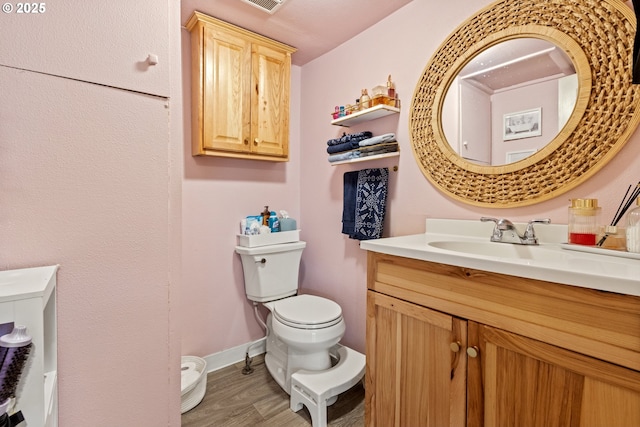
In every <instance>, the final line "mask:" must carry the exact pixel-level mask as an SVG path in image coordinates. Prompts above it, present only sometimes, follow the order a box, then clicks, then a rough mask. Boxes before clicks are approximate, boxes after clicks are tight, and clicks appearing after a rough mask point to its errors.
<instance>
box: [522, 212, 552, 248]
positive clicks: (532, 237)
mask: <svg viewBox="0 0 640 427" xmlns="http://www.w3.org/2000/svg"><path fill="white" fill-rule="evenodd" d="M550 223H551V219H549V218H544V219H532V220H531V221H529V223H528V224H527V228H526V230H524V236H522V237H523V238H524V239H525V240H526V241H527V242H528V243H533V244H536V245H537V244H538V238H537V237H536V231H535V230H534V229H533V224H550Z"/></svg>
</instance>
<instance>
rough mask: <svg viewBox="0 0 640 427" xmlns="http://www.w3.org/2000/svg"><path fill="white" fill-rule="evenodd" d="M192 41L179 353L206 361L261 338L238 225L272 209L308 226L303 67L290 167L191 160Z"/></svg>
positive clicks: (296, 71) (186, 62) (294, 96)
mask: <svg viewBox="0 0 640 427" xmlns="http://www.w3.org/2000/svg"><path fill="white" fill-rule="evenodd" d="M187 18H188V17H187ZM189 37H190V34H189V32H188V31H187V30H186V29H183V30H182V60H183V93H184V123H185V126H184V141H185V142H184V146H183V149H184V177H183V181H182V192H183V199H182V208H183V224H184V227H183V234H182V249H183V255H182V264H183V269H182V279H183V281H182V282H183V286H182V289H181V294H182V295H181V296H182V302H181V304H182V309H181V315H182V324H183V328H182V354H193V355H199V356H207V355H210V354H213V353H217V352H219V351H222V350H227V349H230V348H233V347H236V346H238V345H241V344H244V343H247V342H249V341H254V340H257V339H259V338H261V337H263V336H264V331H263V330H262V328H261V327H260V326H259V325H258V323H257V322H256V320H255V317H254V313H253V306H252V305H251V304H250V303H249V301H248V300H247V298H246V295H245V291H244V278H243V275H242V264H241V262H240V257H239V255H237V254H236V253H235V252H234V248H235V245H236V234H237V233H238V229H239V224H240V219H241V218H244V217H246V216H247V215H258V214H259V213H260V212H262V210H263V209H264V206H265V205H269V208H270V209H271V210H276V211H280V210H282V209H284V210H286V211H287V212H289V214H290V216H291V217H292V218H296V219H297V220H298V228H302V229H303V230H304V229H305V227H306V225H307V224H305V223H304V222H303V221H302V220H301V216H300V191H301V186H300V175H301V174H300V146H301V141H300V137H299V132H300V131H299V126H300V110H301V108H300V96H299V92H300V90H299V88H300V68H299V67H293V69H292V73H291V77H292V79H291V80H292V81H291V119H290V142H289V146H290V159H291V160H290V161H289V162H265V161H260V160H241V159H227V158H215V157H206V158H205V157H193V156H191V126H190V121H191V119H190V117H191V116H190V114H191V106H190V105H191V104H190V103H191V79H190V76H191V74H190V70H191V68H190V67H191V56H190V54H191V50H190V39H189ZM308 225H311V224H308ZM303 237H304V234H303Z"/></svg>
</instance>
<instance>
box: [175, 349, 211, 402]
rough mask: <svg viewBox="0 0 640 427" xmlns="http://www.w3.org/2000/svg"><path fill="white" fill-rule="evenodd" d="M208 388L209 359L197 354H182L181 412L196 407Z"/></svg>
mask: <svg viewBox="0 0 640 427" xmlns="http://www.w3.org/2000/svg"><path fill="white" fill-rule="evenodd" d="M206 390H207V361H206V360H204V359H202V358H200V357H196V356H182V360H181V365H180V397H181V405H180V411H181V412H180V413H181V414H184V413H185V412H187V411H189V410H191V409H193V408H195V406H196V405H197V404H198V403H200V402H201V401H202V399H203V398H204V393H205V391H206Z"/></svg>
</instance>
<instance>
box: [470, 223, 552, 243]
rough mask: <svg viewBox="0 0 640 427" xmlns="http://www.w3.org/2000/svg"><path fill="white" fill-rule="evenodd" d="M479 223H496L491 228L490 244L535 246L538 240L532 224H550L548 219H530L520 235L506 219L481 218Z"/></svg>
mask: <svg viewBox="0 0 640 427" xmlns="http://www.w3.org/2000/svg"><path fill="white" fill-rule="evenodd" d="M480 221H483V222H487V221H493V222H495V223H496V226H495V227H494V228H493V232H492V233H491V241H492V242H500V243H515V244H518V245H537V244H538V238H537V237H536V232H535V230H534V229H533V224H549V223H551V220H550V219H549V218H546V219H532V220H531V221H529V223H528V224H527V228H526V230H525V231H524V234H520V233H519V232H518V229H517V228H516V226H515V225H513V223H512V222H511V221H509V220H508V219H504V218H501V219H497V218H489V217H482V218H480Z"/></svg>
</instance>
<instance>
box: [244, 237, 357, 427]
mask: <svg viewBox="0 0 640 427" xmlns="http://www.w3.org/2000/svg"><path fill="white" fill-rule="evenodd" d="M305 246H306V243H305V242H302V241H298V242H292V243H283V244H275V245H266V246H260V247H243V246H237V247H236V252H237V253H238V254H240V257H241V259H242V269H243V273H244V282H245V291H246V295H247V298H248V299H249V300H251V301H253V304H254V306H257V305H258V304H262V305H263V306H264V307H266V308H267V309H268V310H269V314H268V316H267V320H266V322H264V326H266V330H267V340H266V341H267V342H266V350H267V351H266V354H265V365H266V367H267V370H268V371H269V373H270V374H271V376H272V377H273V378H274V379H275V380H276V382H277V383H278V384H279V385H280V387H282V388H283V390H284V391H286V392H287V393H288V394H289V395H291V393H292V389H291V383H292V375H294V374H296V373H297V372H304V373H309V372H317V373H322V372H326V373H327V376H326V377H324V378H325V380H322V377H320V378H321V379H320V382H321V383H322V384H323V388H322V389H323V390H325V389H326V390H329V392H328V393H324V392H323V393H319V394H318V395H317V396H315V400H314V399H312V401H316V402H317V401H318V399H320V400H321V401H320V402H317V407H316V409H318V408H320V409H319V411H320V412H323V411H324V412H325V413H326V406H327V405H331V404H332V403H333V402H335V400H336V398H337V394H336V393H339V392H342V391H344V390H346V389H345V388H344V387H346V386H349V387H351V385H353V384H355V382H357V381H359V380H360V379H361V378H362V375H363V374H364V356H362V355H360V356H362V357H361V359H357V362H358V363H354V362H353V361H354V360H356V359H354V358H355V357H356V356H354V355H355V354H356V353H357V352H354V351H353V350H349V353H346V352H344V351H343V352H342V353H341V352H339V351H338V348H339V345H338V343H339V342H340V340H341V339H342V337H343V335H344V333H345V329H346V327H345V322H344V319H343V318H342V308H341V307H340V305H338V304H337V303H336V302H334V301H331V300H329V299H326V298H322V297H319V296H314V295H306V294H304V295H297V293H298V272H299V266H300V260H301V255H302V250H303V249H304V248H305ZM256 314H257V309H256ZM345 349H346V347H345ZM340 354H351V355H352V356H351V358H350V361H351V362H350V363H342V364H341V363H340V361H339V360H338V359H339V358H340ZM334 365H336V366H340V370H339V371H336V370H335V368H332V367H333V366H334ZM310 378H312V377H311V376H308V375H307V376H300V377H299V378H298V379H297V380H296V381H297V382H296V384H297V387H298V388H297V389H296V390H297V391H296V396H297V397H296V400H295V405H294V406H292V409H293V408H299V406H300V404H305V405H307V406H308V405H312V404H311V403H309V402H301V401H300V400H299V399H298V398H299V397H300V393H302V390H304V393H306V394H313V393H314V392H313V390H315V389H317V387H316V386H315V385H314V384H315V383H316V382H317V380H316V379H317V378H318V377H313V378H316V379H314V380H311V379H310ZM327 381H328V388H327V387H325V386H327V384H325V383H327ZM305 382H313V383H314V384H310V385H309V387H306V384H305ZM332 393H333V394H332ZM294 410H298V409H294ZM314 413H315V412H314ZM314 418H317V417H316V416H314ZM318 423H319V425H322V422H314V424H318ZM325 425H326V423H325ZM316 427H317V426H316Z"/></svg>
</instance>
